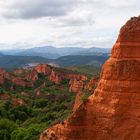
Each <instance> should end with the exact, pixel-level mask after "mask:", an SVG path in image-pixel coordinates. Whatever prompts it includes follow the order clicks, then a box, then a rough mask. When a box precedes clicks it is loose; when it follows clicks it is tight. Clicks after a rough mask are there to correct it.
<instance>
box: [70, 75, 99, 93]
mask: <svg viewBox="0 0 140 140" xmlns="http://www.w3.org/2000/svg"><path fill="white" fill-rule="evenodd" d="M97 82H98V78H96V77H92V78H91V79H90V80H89V81H88V80H87V79H86V80H85V79H84V80H77V79H72V80H70V82H69V85H70V87H69V91H70V92H76V93H78V92H83V90H87V91H89V92H93V91H94V89H95V87H96V85H97Z"/></svg>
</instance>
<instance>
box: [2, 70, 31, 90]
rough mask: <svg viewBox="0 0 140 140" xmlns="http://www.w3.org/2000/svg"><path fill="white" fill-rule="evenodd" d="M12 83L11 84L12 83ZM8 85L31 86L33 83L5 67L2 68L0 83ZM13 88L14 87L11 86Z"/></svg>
mask: <svg viewBox="0 0 140 140" xmlns="http://www.w3.org/2000/svg"><path fill="white" fill-rule="evenodd" d="M9 82H10V83H11V84H10V83H9ZM7 83H8V85H9V86H10V85H11V86H13V85H18V86H23V87H31V86H33V84H32V83H31V82H28V81H26V80H25V79H22V78H20V77H18V76H16V75H14V74H12V73H10V72H8V71H6V70H4V69H2V68H1V69H0V85H3V84H5V85H7ZM11 88H12V87H11Z"/></svg>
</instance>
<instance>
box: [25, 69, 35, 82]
mask: <svg viewBox="0 0 140 140" xmlns="http://www.w3.org/2000/svg"><path fill="white" fill-rule="evenodd" d="M26 79H28V80H31V81H33V82H35V81H36V80H38V72H37V71H36V70H35V69H33V70H32V71H31V72H30V73H29V74H27V76H26Z"/></svg>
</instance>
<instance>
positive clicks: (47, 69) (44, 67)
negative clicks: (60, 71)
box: [35, 64, 52, 76]
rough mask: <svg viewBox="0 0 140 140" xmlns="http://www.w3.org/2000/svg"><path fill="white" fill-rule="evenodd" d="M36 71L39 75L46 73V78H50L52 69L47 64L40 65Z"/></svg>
mask: <svg viewBox="0 0 140 140" xmlns="http://www.w3.org/2000/svg"><path fill="white" fill-rule="evenodd" d="M35 70H36V71H37V72H38V73H44V74H45V75H46V76H49V75H50V74H51V72H52V69H51V67H50V66H49V65H47V64H39V65H37V66H36V67H35Z"/></svg>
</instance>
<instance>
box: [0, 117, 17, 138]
mask: <svg viewBox="0 0 140 140" xmlns="http://www.w3.org/2000/svg"><path fill="white" fill-rule="evenodd" d="M16 129H17V125H16V124H15V123H14V122H12V121H10V120H7V119H1V120H0V140H10V139H11V133H12V132H13V131H14V130H16Z"/></svg>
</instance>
